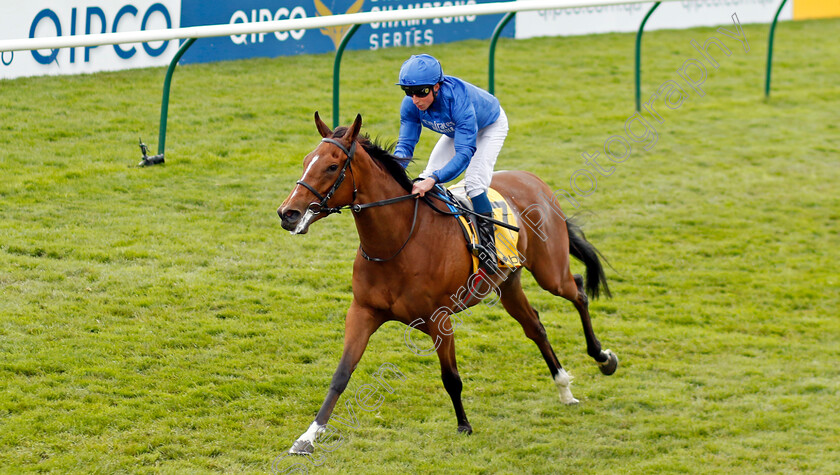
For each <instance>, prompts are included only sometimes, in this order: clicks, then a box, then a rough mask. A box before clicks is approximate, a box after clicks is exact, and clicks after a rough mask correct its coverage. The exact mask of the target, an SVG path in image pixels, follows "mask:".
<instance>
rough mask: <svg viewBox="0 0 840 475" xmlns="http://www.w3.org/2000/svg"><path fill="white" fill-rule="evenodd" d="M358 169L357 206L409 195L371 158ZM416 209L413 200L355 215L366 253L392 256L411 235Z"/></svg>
mask: <svg viewBox="0 0 840 475" xmlns="http://www.w3.org/2000/svg"><path fill="white" fill-rule="evenodd" d="M354 167H355V165H354ZM357 168H359V170H358V172H359V174H358V178H357V180H358V183H357V186H358V195H357V198H356V203H360V204H365V203H373V202H376V201H382V200H387V199H389V198H396V197H399V196H404V195H407V194H409V193H410V192H408V191H406V190H405V189H403V187H402V186H400V184H399V183H397V182H396V180H394V178H393V177H391V176H390V175H389V174H388V173H387V172H385V171H384V170H382V169H380V168H379V167H378V166H377V165H376V164H375V163H373V159H372V158H368V159H367V160H365V163H364V164H361V163H360V166H359V167H357ZM414 205H415V203H414V200H412V199H409V200H406V201H401V202H398V203H394V204H390V205H385V206H377V207H372V208H366V209H364V210H362V211H361V212H359V213H354V218H355V220H356V230H357V231H358V233H359V241H360V242H361V245H362V248H363V249H364V250H365V252H367V253H368V254H369V255H371V256H374V257H382V258H387V257H389V256H391V255H393V254H394V253H395V252H396V251H397V250H398V249H399V248H400V246H402V244H403V242H404V241H405V240H406V237H407V236H408V234H409V232H410V231H411V227H412V221H413V219H412V218H413V216H414Z"/></svg>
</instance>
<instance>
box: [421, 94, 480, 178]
mask: <svg viewBox="0 0 840 475" xmlns="http://www.w3.org/2000/svg"><path fill="white" fill-rule="evenodd" d="M452 118H453V120H454V121H455V137H454V139H455V156H454V157H452V159H451V160H449V162H448V163H447V164H446V165H444V166H443V168H441V169H440V170H437V171H436V172H434V173H433V174H432V175H433V176H434V177H435V179H436V180H437V182H438V183H446V182H448V181H451V180H454V179H455V178H456V177H457V176H458V175H460V174H461V173H463V172H464V170H466V169H467V166H469V164H470V160H472V156H473V154H475V139H476V134H477V133H478V124H477V121H476V116H475V109H474V108H473V105H472V103H471V102H470V100H469V97H468V96H467V95H466V94H463V95H461V96H459V97H458V98H457V99H456V101H455V103H454V104H453V107H452Z"/></svg>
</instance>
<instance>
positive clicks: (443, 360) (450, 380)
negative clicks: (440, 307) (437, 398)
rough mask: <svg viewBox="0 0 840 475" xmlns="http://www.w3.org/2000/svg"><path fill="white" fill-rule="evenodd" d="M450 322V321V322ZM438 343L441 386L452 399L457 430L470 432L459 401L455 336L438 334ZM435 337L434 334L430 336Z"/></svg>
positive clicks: (459, 378) (459, 387) (468, 423)
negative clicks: (439, 338)
mask: <svg viewBox="0 0 840 475" xmlns="http://www.w3.org/2000/svg"><path fill="white" fill-rule="evenodd" d="M450 324H451V322H450ZM440 337H441V340H440V345H439V346H438V347H437V354H438V358H439V359H440V376H441V379H442V380H443V387H444V388H446V392H447V393H449V397H450V398H451V399H452V405H453V406H454V408H455V417H456V418H457V419H458V432H461V433H466V434H472V426H471V425H470V422H469V421H468V420H467V414H466V412H464V405H463V404H462V403H461V389H462V388H463V384H462V383H461V376H460V375H459V374H458V365H457V364H456V363H455V337H454V336H453V335H452V334H451V333H450V334H449V335H443V334H441V335H440ZM432 339H435V336H434V335H433V336H432Z"/></svg>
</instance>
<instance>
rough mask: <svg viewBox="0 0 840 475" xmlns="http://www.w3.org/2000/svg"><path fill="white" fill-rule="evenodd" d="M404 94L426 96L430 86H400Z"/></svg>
mask: <svg viewBox="0 0 840 475" xmlns="http://www.w3.org/2000/svg"><path fill="white" fill-rule="evenodd" d="M401 87H402V90H403V91H404V92H405V95H406V96H408V97H411V96H417V97H426V96H428V95H429V93H430V92H432V86H401Z"/></svg>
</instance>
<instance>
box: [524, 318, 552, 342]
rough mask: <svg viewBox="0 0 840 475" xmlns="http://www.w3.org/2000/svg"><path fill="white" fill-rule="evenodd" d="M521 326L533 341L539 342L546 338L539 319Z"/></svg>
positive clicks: (546, 335)
mask: <svg viewBox="0 0 840 475" xmlns="http://www.w3.org/2000/svg"><path fill="white" fill-rule="evenodd" d="M523 328H524V330H525V336H527V337H528V338H530V339H531V340H533V341H534V342H535V343H538V344H539V343H542V342H543V341H545V340H546V339H548V334H547V333H546V331H545V327H544V326H543V324H542V322H540V321H539V319H536V320H534V322H533V323H532V324H531V325H526V326H523Z"/></svg>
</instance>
